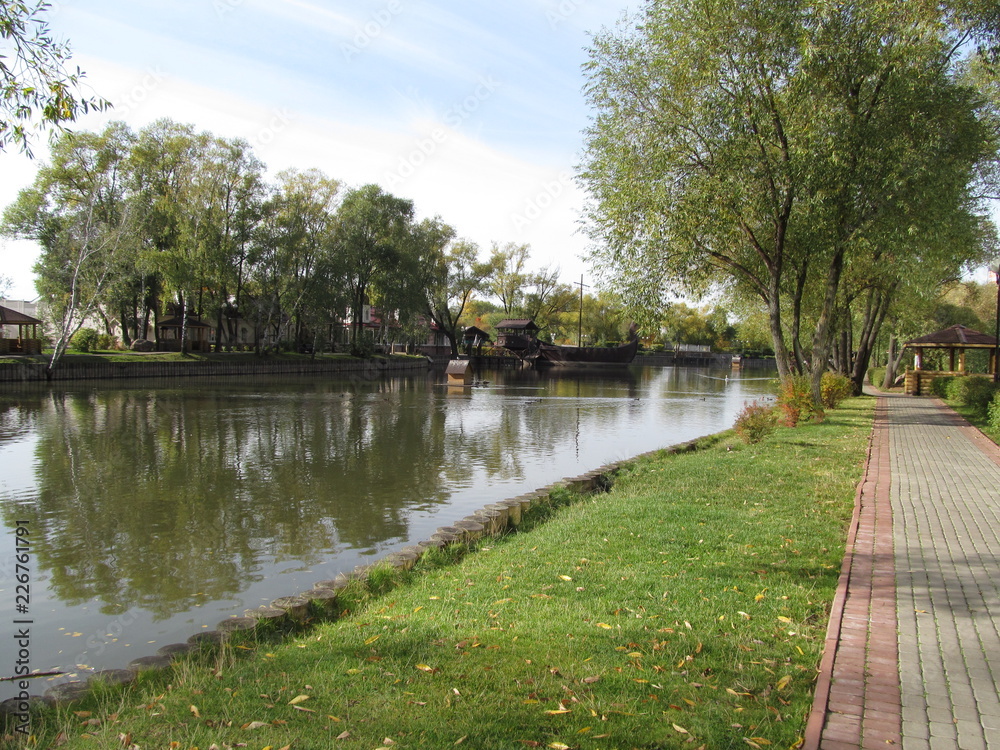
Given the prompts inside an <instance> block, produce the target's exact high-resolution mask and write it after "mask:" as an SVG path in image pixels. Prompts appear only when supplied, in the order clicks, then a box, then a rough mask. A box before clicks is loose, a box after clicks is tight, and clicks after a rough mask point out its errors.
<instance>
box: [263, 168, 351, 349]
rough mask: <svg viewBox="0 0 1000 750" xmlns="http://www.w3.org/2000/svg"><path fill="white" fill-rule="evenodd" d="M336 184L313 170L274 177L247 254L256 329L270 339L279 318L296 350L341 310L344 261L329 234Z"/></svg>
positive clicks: (276, 333)
mask: <svg viewBox="0 0 1000 750" xmlns="http://www.w3.org/2000/svg"><path fill="white" fill-rule="evenodd" d="M340 187H341V186H340V182H339V181H338V180H335V179H333V178H331V177H328V176H327V175H326V174H324V173H323V172H322V171H320V170H318V169H310V170H305V171H300V170H294V169H289V170H285V171H283V172H281V173H279V175H278V181H277V185H276V189H275V193H274V195H273V196H272V198H271V199H270V200H269V201H268V203H267V204H266V205H265V207H264V222H263V226H262V227H261V229H260V231H259V232H258V234H257V239H256V241H257V249H256V251H255V252H254V254H253V260H254V263H255V273H256V276H255V278H256V284H255V288H256V294H257V296H258V307H257V314H258V328H259V329H260V330H261V331H264V330H268V331H271V332H272V334H271V335H272V336H273V338H274V340H276V339H277V338H278V337H279V332H280V329H281V326H282V321H283V319H284V318H288V319H289V320H290V322H291V325H292V338H293V340H294V341H295V343H296V345H297V346H298V347H299V348H302V347H304V346H306V345H307V343H308V340H310V339H311V340H312V341H313V342H314V344H313V349H314V350H315V340H316V337H317V335H318V333H319V331H320V330H321V329H322V328H323V326H324V325H329V324H331V323H332V321H333V318H334V317H335V316H336V315H338V314H340V315H342V314H343V307H344V304H345V302H346V294H345V293H344V289H345V283H344V278H345V276H344V274H345V266H344V259H343V257H342V256H341V255H339V253H338V251H337V248H336V241H335V237H334V231H335V217H336V213H337V211H338V201H339V195H340Z"/></svg>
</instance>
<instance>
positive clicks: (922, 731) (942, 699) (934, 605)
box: [806, 395, 1000, 750]
mask: <svg viewBox="0 0 1000 750" xmlns="http://www.w3.org/2000/svg"><path fill="white" fill-rule="evenodd" d="M859 503H860V506H859V514H860V515H859V518H860V521H859V527H858V529H857V533H856V535H855V547H854V550H855V551H856V555H855V557H854V558H853V560H854V563H855V568H856V569H855V570H853V571H852V573H851V579H850V586H849V587H848V589H847V592H846V594H847V595H846V597H845V599H844V601H843V611H844V620H843V622H842V623H841V626H842V630H841V632H842V635H843V639H842V640H841V642H840V646H839V648H838V650H837V655H836V658H835V660H834V662H835V663H834V665H833V669H834V673H835V674H837V675H838V676H839V678H840V679H839V680H838V683H839V684H840V686H841V687H842V688H845V689H846V688H847V687H848V686H850V685H852V683H856V682H857V681H858V680H859V679H867V680H868V684H867V694H866V700H865V702H864V704H863V708H864V715H865V716H866V717H867V718H865V719H863V721H864V722H865V725H866V726H870V727H871V728H872V729H871V731H869V732H866V733H865V741H864V745H863V747H875V746H882V745H880V743H882V742H885V743H891V742H894V739H893V736H892V728H893V727H894V726H898V727H901V734H902V738H903V740H902V743H901V744H902V745H903V747H904V748H905V750H930V749H935V750H936V749H937V748H943V749H944V748H946V749H947V750H953V749H954V748H959V749H960V750H965V749H966V748H968V750H978V748H989V749H991V750H1000V696H998V693H997V685H996V683H995V682H994V679H993V675H995V674H996V675H1000V557H998V556H997V552H996V551H997V550H998V549H1000V449H998V448H997V446H995V445H993V444H992V443H991V442H989V441H988V440H985V439H984V438H983V437H982V436H981V435H979V433H978V432H977V431H976V430H974V429H972V428H971V427H969V426H968V425H967V424H966V423H965V422H964V421H963V420H961V419H960V418H959V417H957V415H955V414H954V413H953V412H952V411H951V410H949V409H947V408H946V407H944V406H943V405H941V404H940V402H938V401H937V400H936V399H930V398H915V397H908V396H905V397H904V396H898V395H891V396H884V397H880V398H879V401H878V403H877V407H876V429H875V430H874V432H873V441H872V446H871V453H870V456H869V464H868V467H867V474H866V480H865V483H864V484H863V486H862V490H861V493H860V495H859ZM886 506H888V507H886ZM893 586H894V587H895V590H896V596H895V605H894V606H895V612H892V608H893V601H892V598H888V599H887V598H886V597H885V596H884V592H885V591H886V589H890V588H892V587H893ZM878 592H882V593H881V595H879V593H878ZM880 618H885V619H886V621H887V622H888V623H891V625H890V624H886V623H883V621H882V619H880ZM869 624H870V626H869ZM893 632H895V633H897V640H896V641H895V643H893V641H892V640H891V638H890V639H886V638H885V636H886V635H887V634H891V633H893ZM859 665H861V666H860V667H859ZM894 666H895V667H896V670H893V667H894ZM859 670H860V671H859ZM894 671H895V675H894V674H893V673H894ZM897 676H898V679H896V678H897ZM897 691H898V696H897V695H896V692H897ZM830 696H831V701H832V702H833V703H831V705H833V704H836V705H841V706H844V707H847V706H850V707H851V709H852V713H853V712H854V708H855V706H856V704H855V703H854V702H851V701H850V700H848V699H846V698H845V696H844V695H843V694H835V690H834V688H833V687H831V691H830ZM851 720H860V719H858V717H854V716H845V715H840V716H836V715H833V714H827V727H828V728H830V729H831V732H830V734H829V736H827V735H826V734H824V735H823V739H822V741H820V742H819V743H818V744H817V743H816V742H813V744H812V745H810V744H809V741H811V740H809V738H807V740H809V741H807V745H806V747H807V748H808V750H815V749H816V748H831V749H835V748H838V747H840V746H841V743H843V742H845V741H849V739H850V737H851V736H852V732H853V726H852V725H851V724H849V723H848V722H849V721H851Z"/></svg>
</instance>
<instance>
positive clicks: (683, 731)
mask: <svg viewBox="0 0 1000 750" xmlns="http://www.w3.org/2000/svg"><path fill="white" fill-rule="evenodd" d="M671 726H672V727H673V728H674V731H675V732H677V733H678V734H690V732H688V730H686V729H685V728H684V727H682V726H681V725H680V724H672V725H671Z"/></svg>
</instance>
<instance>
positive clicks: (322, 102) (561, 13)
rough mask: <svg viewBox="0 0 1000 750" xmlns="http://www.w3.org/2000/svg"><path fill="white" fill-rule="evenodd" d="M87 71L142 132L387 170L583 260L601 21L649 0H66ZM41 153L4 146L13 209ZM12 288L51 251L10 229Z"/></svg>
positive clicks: (26, 281)
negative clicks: (579, 180) (202, 135)
mask: <svg viewBox="0 0 1000 750" xmlns="http://www.w3.org/2000/svg"><path fill="white" fill-rule="evenodd" d="M52 5H53V7H52V10H51V11H50V13H49V16H48V18H49V20H50V23H51V26H52V29H53V31H54V33H55V34H56V36H57V37H60V38H65V39H68V40H69V41H70V44H71V46H72V48H73V61H72V62H73V64H74V65H79V66H80V67H81V68H82V69H83V70H84V71H85V72H86V74H87V78H86V85H87V87H88V88H89V89H90V90H91V91H92V93H96V94H97V95H100V96H103V97H104V98H106V99H108V100H109V101H111V102H112V103H113V104H114V105H115V107H114V109H113V110H112V111H111V112H110V113H107V114H104V113H101V114H95V115H89V116H87V117H86V118H84V119H83V120H81V121H80V122H79V123H78V124H77V125H76V127H77V128H79V129H84V130H99V129H101V128H102V127H103V125H104V124H105V123H106V122H107V121H109V120H112V119H120V120H124V121H125V122H127V123H128V124H130V125H131V126H132V127H133V128H135V129H138V128H141V127H143V126H144V125H146V124H148V123H150V122H152V121H154V120H156V119H157V118H159V117H171V118H172V119H174V120H177V121H179V122H186V123H191V124H193V125H194V126H195V127H196V128H198V129H200V130H207V131H210V132H212V133H214V134H216V135H219V136H225V137H240V138H245V139H246V140H248V141H249V142H250V143H251V144H252V145H253V147H254V151H255V153H256V154H257V155H258V157H260V158H261V159H262V160H263V161H264V162H265V164H267V167H268V172H269V174H271V175H273V174H275V173H277V172H278V171H280V170H281V169H285V168H289V167H295V168H299V169H308V168H319V169H322V170H323V171H324V172H326V173H327V174H328V175H329V176H331V177H334V178H337V179H340V180H342V181H343V182H344V183H345V184H346V185H347V186H358V185H362V184H366V183H372V182H374V183H377V184H380V185H382V187H383V188H385V189H386V190H388V191H390V192H392V193H394V194H395V195H397V196H400V197H404V198H409V199H411V200H413V201H414V204H415V209H416V212H417V214H418V216H420V217H429V216H435V215H439V216H441V218H442V219H444V220H445V221H446V222H448V223H449V224H451V225H452V226H454V227H455V228H456V230H457V231H458V233H459V235H460V236H462V237H467V238H468V239H471V240H473V241H475V242H477V243H479V245H480V250H481V253H482V254H483V255H485V254H487V253H488V251H489V248H490V243H492V242H499V243H506V242H518V243H521V242H527V243H529V244H530V245H531V248H532V251H531V266H532V268H534V269H538V268H541V267H542V266H548V267H556V266H558V267H559V268H560V270H561V271H562V277H563V280H564V281H567V282H569V281H572V280H574V279H577V280H578V279H579V277H580V274H581V273H586V272H587V269H586V265H585V263H584V261H583V260H582V259H581V256H582V254H583V253H584V252H585V250H586V247H587V241H586V239H585V238H584V237H583V236H582V235H581V234H580V232H579V225H578V219H579V212H580V209H581V207H582V205H583V194H582V192H581V191H580V190H579V189H578V188H577V187H576V185H575V184H574V182H573V174H574V167H575V166H576V164H577V163H578V162H579V157H580V152H581V148H582V131H583V129H584V128H585V127H586V125H587V122H588V110H587V107H586V104H585V102H584V98H583V94H582V86H583V82H584V79H583V74H582V72H581V65H582V64H583V63H584V62H585V60H586V47H587V45H588V43H589V37H590V34H591V33H593V32H596V31H598V30H600V28H601V27H602V26H612V25H614V24H615V22H616V21H617V20H618V19H619V18H620V16H621V14H622V13H623V12H624V11H626V10H635V9H636V8H637V7H638V6H639V0H506V1H505V2H481V1H479V0H465V1H464V2H459V1H458V0H360V1H358V2H350V3H349V2H346V0H197V1H195V0H174V1H173V2H170V3H164V2H162V0H129V1H128V2H126V1H125V0H57V1H55V0H54V1H53V3H52ZM46 152H47V149H46V148H45V144H44V142H41V143H39V144H37V146H36V148H35V153H36V157H37V161H36V162H31V161H29V160H28V159H26V158H25V157H24V156H22V155H21V154H19V153H16V152H8V153H6V154H0V175H2V177H0V205H2V206H6V205H7V204H9V203H10V202H11V201H12V200H14V198H15V197H16V195H17V192H18V190H19V189H21V188H23V187H25V186H27V185H29V184H30V183H31V181H32V180H33V178H34V174H35V171H36V169H37V166H38V163H37V162H39V161H43V160H44V158H45V154H46ZM0 243H4V245H5V246H2V247H0V251H2V252H3V255H4V258H5V260H4V264H3V266H4V268H3V270H2V271H0V273H3V274H5V275H9V276H12V277H13V279H14V282H15V284H14V288H13V289H12V290H11V294H10V296H11V298H14V299H22V298H28V299H31V298H33V297H34V296H35V295H34V288H33V286H32V283H31V278H32V274H31V265H32V263H33V261H34V257H35V255H36V254H37V250H36V249H35V248H33V247H32V246H31V245H30V244H28V243H20V242H17V243H15V242H10V241H3V240H0Z"/></svg>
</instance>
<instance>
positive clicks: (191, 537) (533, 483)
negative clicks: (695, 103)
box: [0, 368, 771, 697]
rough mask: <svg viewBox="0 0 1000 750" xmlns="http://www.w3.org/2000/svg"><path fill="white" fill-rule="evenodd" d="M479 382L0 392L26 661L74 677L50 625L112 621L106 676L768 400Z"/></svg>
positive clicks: (684, 385) (704, 377)
mask: <svg viewBox="0 0 1000 750" xmlns="http://www.w3.org/2000/svg"><path fill="white" fill-rule="evenodd" d="M479 377H480V379H487V380H489V381H490V384H489V386H488V387H485V388H474V389H457V390H456V389H449V388H447V387H445V386H443V384H442V381H443V377H442V376H441V375H440V373H436V374H433V375H431V376H424V375H420V376H409V377H396V378H391V379H387V380H384V381H379V382H367V381H330V380H325V381H318V380H307V379H284V380H281V381H263V380H261V381H252V380H250V381H240V382H236V383H233V382H220V381H219V380H203V381H200V382H193V381H185V382H183V383H178V382H176V381H173V382H170V383H168V384H156V385H150V384H148V383H139V384H133V385H130V386H121V385H114V386H112V385H108V386H104V385H102V386H99V387H95V386H92V385H91V386H79V385H78V386H65V387H62V388H54V389H42V388H38V387H36V388H24V389H21V390H18V389H15V390H13V391H8V392H7V393H5V394H2V395H0V508H2V514H3V518H4V522H5V525H6V527H7V528H8V529H10V528H13V526H14V524H15V522H16V521H18V520H22V521H23V520H27V521H28V522H29V525H30V528H31V533H32V539H33V549H32V552H33V555H34V563H35V564H34V569H33V584H32V585H33V588H32V595H33V596H32V599H33V605H32V613H33V614H34V615H36V616H37V618H38V619H37V620H36V622H37V623H38V624H37V626H36V631H35V633H36V634H37V637H36V638H35V639H34V640H33V648H34V650H35V653H36V654H37V658H38V661H37V662H34V663H33V666H35V667H42V666H43V665H45V666H48V665H50V664H53V665H58V666H61V667H63V668H66V667H70V666H71V663H66V660H67V659H76V660H79V657H81V656H84V661H86V662H87V663H91V665H92V666H94V665H95V664H94V662H95V658H94V654H93V649H91V653H90V654H89V655H88V652H87V649H83V650H81V646H82V644H74V646H73V647H71V648H69V649H67V647H66V638H67V632H66V628H67V627H68V626H69V625H70V624H72V627H70V628H69V629H70V630H73V629H74V628H76V629H77V631H76V632H75V634H76V635H77V636H80V635H81V634H82V633H83V632H91V631H93V632H100V631H101V629H102V628H104V627H105V624H106V623H107V622H108V618H109V617H114V616H115V615H119V614H121V613H123V612H129V613H131V614H132V616H131V617H130V619H129V622H132V621H135V622H136V623H137V624H135V625H132V626H131V627H132V629H133V634H132V635H133V638H132V639H133V640H136V641H138V642H139V643H140V644H143V646H142V647H141V650H138V651H136V650H135V649H136V648H138V647H137V646H131V647H130V648H131V649H132V651H128V650H127V649H124V648H123V647H117V648H115V647H111V645H110V644H108V643H103V642H102V644H101V648H100V649H99V651H100V657H101V659H103V663H100V664H96V666H109V667H110V666H123V665H124V664H125V663H127V661H128V660H129V659H132V658H135V657H136V656H142V655H145V654H147V653H152V651H154V650H155V648H156V647H157V646H158V645H162V643H165V642H169V641H171V640H178V639H180V640H183V639H184V638H186V637H187V636H188V635H190V634H191V633H192V632H193V630H194V628H195V627H200V626H202V625H205V624H207V625H214V623H215V622H217V621H218V620H219V619H221V618H222V617H224V616H226V615H227V614H233V613H236V612H239V611H241V610H242V609H243V608H244V607H247V606H255V605H256V604H257V603H259V602H260V601H268V600H269V599H270V598H274V597H275V596H277V595H280V594H288V593H292V592H294V591H295V590H298V589H301V588H307V587H308V586H310V585H311V584H312V582H313V581H315V580H318V579H319V578H322V577H329V576H331V575H333V574H334V573H336V572H337V570H341V569H350V568H351V567H353V565H354V564H356V563H357V562H359V561H361V560H362V559H363V558H365V557H366V556H370V555H372V554H375V553H377V552H380V551H383V550H385V549H387V548H389V547H393V546H399V545H401V544H404V543H406V542H415V541H418V540H419V539H421V538H424V537H425V536H427V535H428V534H429V533H430V532H431V531H432V530H433V528H435V527H436V526H440V525H444V524H446V523H449V522H450V521H452V520H455V519H456V518H459V517H461V516H462V515H465V514H466V513H468V512H470V511H471V510H472V509H474V508H476V507H479V506H481V505H483V504H484V503H487V502H492V501H494V500H497V499H500V498H502V497H510V496H513V495H516V494H519V493H520V492H524V491H527V490H530V489H533V488H535V487H538V486H542V485H544V484H547V483H550V482H552V481H554V480H556V479H558V478H560V477H563V476H568V475H574V474H579V473H581V472H582V471H586V470H588V469H590V468H593V467H595V466H598V465H601V464H603V463H606V462H608V461H611V460H615V459H621V458H626V457H629V456H631V455H635V454H637V453H640V452H643V451H646V450H650V449H652V448H656V447H660V446H663V445H668V444H671V443H676V442H679V441H682V440H687V439H690V438H693V437H696V436H698V435H702V434H707V433H710V432H714V431H717V430H719V429H723V428H725V427H727V426H728V425H729V424H731V423H732V420H733V418H734V417H735V414H736V413H737V412H738V411H739V409H740V408H742V405H743V402H744V401H745V400H747V399H748V398H753V397H754V396H756V395H760V394H764V393H768V392H769V390H770V388H771V385H770V382H769V381H768V380H766V379H760V380H757V379H749V378H748V379H744V380H739V379H735V380H732V381H730V382H727V381H725V380H724V379H723V378H724V374H715V375H713V374H710V373H707V372H704V371H700V372H699V371H694V370H681V369H677V370H675V369H666V370H654V369H638V368H637V369H631V370H626V371H622V372H620V373H618V374H615V375H610V374H601V375H596V376H595V375H593V374H590V373H558V374H557V373H548V372H537V371H533V370H524V371H516V372H503V373H481V374H479ZM10 538H12V537H10ZM9 547H10V553H11V557H12V553H13V544H12V543H11V544H10V545H9ZM11 568H12V566H11V565H8V566H7V570H5V571H4V572H3V579H2V582H0V587H2V588H0V594H2V595H3V596H7V597H9V598H10V599H11V600H13V585H12V582H11V578H12V577H11V573H12V570H11ZM3 627H5V628H6V627H9V625H4V626H3ZM140 630H141V631H142V633H141V634H140V633H139V631H140ZM72 635H73V634H72V633H70V634H69V636H70V637H72ZM0 637H2V632H0ZM148 641H155V643H153V644H148V643H147V642H148ZM43 651H44V652H45V655H44V658H43V654H42V652H43ZM0 671H3V670H2V669H0ZM0 697H2V696H0Z"/></svg>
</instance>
